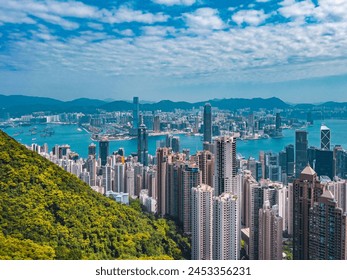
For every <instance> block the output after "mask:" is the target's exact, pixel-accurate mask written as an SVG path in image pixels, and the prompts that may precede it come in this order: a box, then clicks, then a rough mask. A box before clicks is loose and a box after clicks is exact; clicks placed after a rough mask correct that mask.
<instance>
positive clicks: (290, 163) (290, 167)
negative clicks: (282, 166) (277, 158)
mask: <svg viewBox="0 0 347 280" xmlns="http://www.w3.org/2000/svg"><path fill="white" fill-rule="evenodd" d="M286 154H287V163H286V164H287V175H288V177H290V178H293V177H294V145H292V144H290V145H288V146H286Z"/></svg>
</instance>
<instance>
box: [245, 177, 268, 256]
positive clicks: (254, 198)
mask: <svg viewBox="0 0 347 280" xmlns="http://www.w3.org/2000/svg"><path fill="white" fill-rule="evenodd" d="M248 195H249V196H250V199H249V201H248V203H249V204H248V207H249V208H250V211H248V215H249V218H248V223H249V258H250V259H251V260H259V210H260V209H261V208H262V207H263V205H264V188H262V187H261V186H260V185H259V184H257V183H252V184H250V190H249V193H248Z"/></svg>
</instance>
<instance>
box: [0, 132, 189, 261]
mask: <svg viewBox="0 0 347 280" xmlns="http://www.w3.org/2000/svg"><path fill="white" fill-rule="evenodd" d="M188 251H189V244H188V243H187V240H186V239H185V238H182V237H181V236H180V235H179V234H178V233H177V232H176V231H175V226H174V224H173V223H172V222H168V221H166V220H164V219H155V218H153V217H152V216H148V215H146V214H144V213H142V212H141V211H139V210H138V207H130V206H125V205H120V204H118V203H116V202H114V201H113V200H111V199H109V198H106V197H104V196H102V195H100V194H98V193H96V192H95V191H93V190H92V189H91V188H90V187H89V186H88V185H86V184H84V183H83V182H82V181H80V180H79V179H78V178H77V177H75V176H74V175H71V174H69V173H67V172H65V171H64V170H62V169H61V168H60V167H58V166H56V165H55V164H53V163H51V162H49V161H48V160H46V159H44V158H42V157H41V156H39V155H38V154H36V153H34V152H31V151H29V150H27V149H26V148H25V147H24V146H22V145H20V144H18V143H17V142H16V141H15V140H13V139H12V138H10V137H9V136H7V135H6V134H5V133H3V132H2V131H0V259H182V258H183V256H184V254H185V253H184V252H188Z"/></svg>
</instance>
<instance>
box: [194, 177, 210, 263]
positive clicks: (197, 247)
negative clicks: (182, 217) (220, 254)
mask: <svg viewBox="0 0 347 280" xmlns="http://www.w3.org/2000/svg"><path fill="white" fill-rule="evenodd" d="M191 192H192V206H191V215H192V216H191V221H192V260H212V218H213V208H212V198H213V189H212V188H211V187H210V186H208V185H205V184H201V185H199V186H197V187H195V188H192V189H191Z"/></svg>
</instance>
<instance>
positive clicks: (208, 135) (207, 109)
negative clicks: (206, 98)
mask: <svg viewBox="0 0 347 280" xmlns="http://www.w3.org/2000/svg"><path fill="white" fill-rule="evenodd" d="M204 142H208V143H211V142H212V109H211V104H210V103H206V104H205V106H204Z"/></svg>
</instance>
